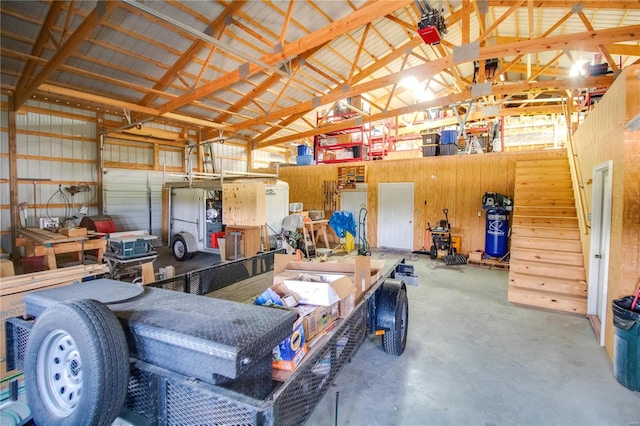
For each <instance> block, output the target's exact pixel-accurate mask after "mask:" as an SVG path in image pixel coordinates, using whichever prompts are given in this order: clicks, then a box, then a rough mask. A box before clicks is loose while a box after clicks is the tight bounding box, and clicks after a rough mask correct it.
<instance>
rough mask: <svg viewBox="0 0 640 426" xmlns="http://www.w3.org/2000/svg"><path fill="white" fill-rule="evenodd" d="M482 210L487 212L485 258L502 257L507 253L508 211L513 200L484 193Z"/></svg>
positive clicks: (511, 207)
mask: <svg viewBox="0 0 640 426" xmlns="http://www.w3.org/2000/svg"><path fill="white" fill-rule="evenodd" d="M482 208H483V209H485V210H486V211H487V223H486V231H485V243H484V252H485V254H486V255H487V256H491V257H503V256H504V255H506V254H507V253H508V252H509V235H510V228H509V211H511V210H512V209H513V200H512V199H511V197H508V196H506V195H502V194H497V193H495V192H486V193H485V194H484V196H483V197H482Z"/></svg>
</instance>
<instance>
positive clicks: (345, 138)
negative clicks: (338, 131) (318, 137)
mask: <svg viewBox="0 0 640 426" xmlns="http://www.w3.org/2000/svg"><path fill="white" fill-rule="evenodd" d="M338 143H339V144H342V143H351V134H350V133H346V134H343V135H338Z"/></svg>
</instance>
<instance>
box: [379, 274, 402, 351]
mask: <svg viewBox="0 0 640 426" xmlns="http://www.w3.org/2000/svg"><path fill="white" fill-rule="evenodd" d="M375 315H376V324H375V326H376V329H378V330H384V334H383V335H382V347H383V348H384V351H385V352H386V353H388V354H389V355H395V356H400V355H402V353H403V352H404V349H405V347H406V345H407V331H408V326H409V303H408V299H407V287H406V286H405V284H404V282H402V281H400V280H396V279H387V280H385V282H384V283H382V286H381V287H380V289H379V290H378V292H377V293H376V314H375Z"/></svg>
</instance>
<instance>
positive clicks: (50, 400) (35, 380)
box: [24, 300, 129, 425]
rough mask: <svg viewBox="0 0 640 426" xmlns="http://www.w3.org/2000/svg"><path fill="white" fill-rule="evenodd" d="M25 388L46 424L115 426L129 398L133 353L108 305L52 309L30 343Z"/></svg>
mask: <svg viewBox="0 0 640 426" xmlns="http://www.w3.org/2000/svg"><path fill="white" fill-rule="evenodd" d="M24 374H25V389H26V394H27V401H28V402H29V406H30V408H31V412H32V415H33V419H34V421H35V422H36V424H39V425H40V424H41V425H44V424H46V425H81V424H84V425H109V424H111V423H113V421H114V420H115V419H116V417H117V416H118V413H119V412H120V409H121V408H122V405H123V404H124V401H125V398H126V396H127V384H128V381H129V352H128V349H127V340H126V337H125V335H124V331H123V330H122V327H121V326H120V323H119V322H118V319H117V318H116V317H115V315H114V314H113V313H112V312H111V311H110V310H109V308H107V307H106V305H104V304H102V303H100V302H98V301H96V300H71V301H66V302H62V303H59V304H56V305H54V306H52V307H50V308H48V309H47V310H46V311H45V312H44V313H43V314H42V315H41V316H39V317H38V318H37V320H36V322H35V323H34V326H33V328H32V330H31V334H30V336H29V341H28V342H27V347H26V354H25V361H24Z"/></svg>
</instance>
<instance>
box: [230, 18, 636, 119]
mask: <svg viewBox="0 0 640 426" xmlns="http://www.w3.org/2000/svg"><path fill="white" fill-rule="evenodd" d="M639 34H640V25H630V26H627V27H620V28H611V29H607V30H600V31H597V32H591V31H589V32H582V33H574V34H567V35H564V36H555V37H548V38H544V39H541V40H523V41H520V42H516V43H511V44H508V45H500V46H486V47H482V48H480V52H479V57H478V60H484V59H489V58H500V57H504V56H506V55H513V54H518V55H526V54H527V53H532V52H539V51H548V50H564V49H571V48H579V49H582V48H585V47H586V46H593V45H598V44H606V43H613V42H617V41H622V40H629V39H630V38H631V39H634V38H637V37H638V35H639ZM453 65H454V64H453V57H452V56H447V57H445V58H440V59H436V60H434V61H431V62H429V63H426V64H422V65H418V66H416V67H412V68H409V69H407V70H404V71H400V72H397V73H395V74H391V75H387V76H384V77H380V78H377V79H373V80H370V81H367V82H365V83H361V84H358V85H354V86H351V87H350V89H349V90H348V91H347V92H344V91H342V90H336V91H332V92H331V93H330V94H328V95H324V96H322V100H321V104H322V105H326V104H330V103H332V102H336V101H339V100H340V99H344V98H347V97H350V96H356V95H358V94H361V93H366V92H370V91H373V90H376V89H380V88H382V87H385V86H389V85H392V84H393V83H394V82H395V81H398V80H401V79H403V78H405V77H408V76H411V75H435V74H437V73H439V72H440V71H441V70H443V69H446V68H450V67H451V66H453ZM312 109H313V105H312V102H311V101H306V102H301V103H299V104H298V105H295V106H293V107H289V108H284V109H282V110H279V111H273V112H272V113H270V114H269V117H258V118H254V119H251V120H247V121H245V122H242V123H238V124H235V125H234V126H233V129H234V130H235V131H237V130H240V129H243V128H249V127H252V126H255V125H259V124H264V123H266V122H267V121H269V120H273V119H274V118H279V117H287V116H289V115H291V114H296V113H298V112H301V111H305V110H308V111H310V110H312Z"/></svg>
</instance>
